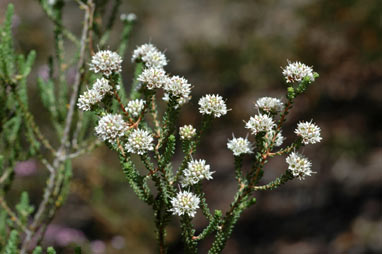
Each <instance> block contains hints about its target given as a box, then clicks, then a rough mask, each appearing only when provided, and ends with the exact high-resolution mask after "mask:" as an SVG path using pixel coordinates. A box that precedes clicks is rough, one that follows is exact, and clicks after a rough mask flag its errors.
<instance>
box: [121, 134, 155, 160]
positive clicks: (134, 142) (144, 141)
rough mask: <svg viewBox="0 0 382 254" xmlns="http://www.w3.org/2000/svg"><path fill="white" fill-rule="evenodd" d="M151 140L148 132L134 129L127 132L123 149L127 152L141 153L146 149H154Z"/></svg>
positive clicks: (145, 151)
mask: <svg viewBox="0 0 382 254" xmlns="http://www.w3.org/2000/svg"><path fill="white" fill-rule="evenodd" d="M153 140H154V139H153V137H152V135H151V134H150V132H148V131H146V130H142V129H135V130H133V131H132V132H131V133H130V134H129V137H128V138H127V143H126V145H125V149H126V150H127V151H128V152H129V153H135V154H139V155H143V154H145V153H147V152H148V151H152V150H154V145H153Z"/></svg>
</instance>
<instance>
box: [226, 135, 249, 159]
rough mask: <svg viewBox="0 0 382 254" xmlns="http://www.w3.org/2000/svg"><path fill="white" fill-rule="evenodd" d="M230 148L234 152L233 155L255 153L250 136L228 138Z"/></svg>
mask: <svg viewBox="0 0 382 254" xmlns="http://www.w3.org/2000/svg"><path fill="white" fill-rule="evenodd" d="M227 147H228V149H230V150H231V151H232V152H233V155H235V156H240V155H242V154H247V153H253V151H252V145H251V142H249V140H248V138H235V137H233V138H232V139H230V140H228V143H227Z"/></svg>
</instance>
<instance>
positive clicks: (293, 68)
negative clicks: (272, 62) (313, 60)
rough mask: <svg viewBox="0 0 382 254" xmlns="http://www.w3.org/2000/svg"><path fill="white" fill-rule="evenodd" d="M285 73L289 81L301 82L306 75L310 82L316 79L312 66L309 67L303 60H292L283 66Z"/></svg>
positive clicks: (286, 79)
mask: <svg viewBox="0 0 382 254" xmlns="http://www.w3.org/2000/svg"><path fill="white" fill-rule="evenodd" d="M283 75H284V77H285V81H286V82H287V83H295V82H301V81H302V80H303V79H304V78H305V77H308V78H309V80H310V82H313V81H314V74H313V69H312V67H309V66H307V65H305V64H303V63H301V62H293V63H292V62H290V61H288V65H287V66H286V67H285V68H283Z"/></svg>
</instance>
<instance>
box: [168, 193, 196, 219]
mask: <svg viewBox="0 0 382 254" xmlns="http://www.w3.org/2000/svg"><path fill="white" fill-rule="evenodd" d="M199 203H200V199H199V197H198V196H196V195H195V194H193V193H192V192H188V191H180V192H179V193H178V194H177V195H176V197H173V198H171V204H172V208H171V209H170V210H169V211H170V212H172V214H174V215H178V216H181V215H188V216H190V217H194V216H195V214H196V209H198V208H199Z"/></svg>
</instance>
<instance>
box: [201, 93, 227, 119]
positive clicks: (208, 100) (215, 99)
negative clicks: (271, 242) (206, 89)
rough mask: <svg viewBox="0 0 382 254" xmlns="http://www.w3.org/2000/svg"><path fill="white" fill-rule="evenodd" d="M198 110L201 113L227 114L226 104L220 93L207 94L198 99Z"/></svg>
mask: <svg viewBox="0 0 382 254" xmlns="http://www.w3.org/2000/svg"><path fill="white" fill-rule="evenodd" d="M199 106H200V107H199V112H200V113H201V114H202V115H213V116H214V117H221V116H223V115H225V114H227V111H228V110H227V106H226V104H225V102H224V100H223V98H222V97H221V96H220V95H214V94H213V95H210V94H207V95H205V96H203V97H202V98H200V100H199Z"/></svg>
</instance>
